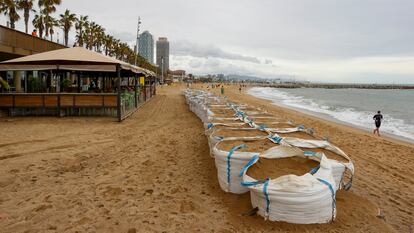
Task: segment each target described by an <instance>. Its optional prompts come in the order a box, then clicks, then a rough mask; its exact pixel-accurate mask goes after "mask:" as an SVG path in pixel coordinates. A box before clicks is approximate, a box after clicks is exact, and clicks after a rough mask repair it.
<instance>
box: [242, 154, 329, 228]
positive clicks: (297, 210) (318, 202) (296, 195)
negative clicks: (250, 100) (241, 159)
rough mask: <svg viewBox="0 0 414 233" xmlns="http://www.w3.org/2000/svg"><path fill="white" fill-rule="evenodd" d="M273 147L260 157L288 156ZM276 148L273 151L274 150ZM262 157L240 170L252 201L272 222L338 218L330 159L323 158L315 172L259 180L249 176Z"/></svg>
mask: <svg viewBox="0 0 414 233" xmlns="http://www.w3.org/2000/svg"><path fill="white" fill-rule="evenodd" d="M280 148H281V147H279V148H275V149H278V150H279V152H277V151H274V149H273V148H272V149H270V150H268V151H266V152H265V153H263V154H261V155H260V157H262V156H263V157H266V158H273V159H277V158H278V157H285V156H287V155H286V153H283V150H280ZM272 150H273V151H272ZM258 160H259V155H255V156H254V157H253V158H252V159H251V160H250V161H249V162H248V163H247V165H246V166H245V167H244V168H243V169H242V170H241V172H240V176H242V177H243V183H242V184H243V186H246V187H248V188H249V190H250V197H251V203H252V206H253V207H258V214H259V215H261V216H263V217H265V219H269V220H271V221H284V222H289V223H297V224H313V223H328V222H331V221H333V220H334V219H335V216H336V204H335V194H336V187H335V181H334V178H333V176H332V168H331V162H330V161H329V160H328V159H326V157H324V155H322V156H321V158H320V167H319V169H318V170H317V171H316V172H315V173H314V174H313V175H312V174H310V173H307V174H305V175H302V176H296V175H285V176H281V177H278V178H276V179H266V180H263V181H258V180H255V179H253V178H252V177H250V176H248V175H247V170H248V169H249V167H251V166H252V165H254V164H255V163H256V162H257V161H258Z"/></svg>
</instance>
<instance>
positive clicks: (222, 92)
mask: <svg viewBox="0 0 414 233" xmlns="http://www.w3.org/2000/svg"><path fill="white" fill-rule="evenodd" d="M221 94H222V95H224V85H222V86H221Z"/></svg>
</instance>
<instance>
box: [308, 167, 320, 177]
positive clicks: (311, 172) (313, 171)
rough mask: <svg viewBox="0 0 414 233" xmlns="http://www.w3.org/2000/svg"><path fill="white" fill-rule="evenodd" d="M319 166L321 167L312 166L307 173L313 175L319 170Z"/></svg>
mask: <svg viewBox="0 0 414 233" xmlns="http://www.w3.org/2000/svg"><path fill="white" fill-rule="evenodd" d="M319 168H321V165H318V166H316V167H315V168H313V169H312V170H310V171H309V173H310V174H312V175H313V174H315V173H316V172H317V171H318V170H319Z"/></svg>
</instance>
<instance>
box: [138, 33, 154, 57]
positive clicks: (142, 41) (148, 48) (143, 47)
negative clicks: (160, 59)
mask: <svg viewBox="0 0 414 233" xmlns="http://www.w3.org/2000/svg"><path fill="white" fill-rule="evenodd" d="M138 53H139V55H141V56H142V57H143V58H145V59H146V60H147V61H149V62H150V63H152V64H153V63H154V38H153V37H152V35H151V33H149V32H148V31H145V32H143V33H141V34H140V36H139V43H138Z"/></svg>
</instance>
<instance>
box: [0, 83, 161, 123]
mask: <svg viewBox="0 0 414 233" xmlns="http://www.w3.org/2000/svg"><path fill="white" fill-rule="evenodd" d="M154 95H155V86H150V85H145V86H144V87H142V90H141V93H140V94H138V93H135V94H134V93H133V92H132V93H131V94H130V97H128V98H127V99H123V98H121V95H118V93H0V110H4V111H6V112H7V113H8V115H9V116H33V115H34V116H50V115H51V116H59V117H61V116H110V117H117V118H118V120H119V121H122V120H124V119H126V118H127V117H128V116H130V115H131V114H132V113H133V112H135V111H136V109H137V108H138V107H139V106H141V105H142V104H143V103H145V102H146V101H148V100H150V99H151V98H152V97H153V96H154Z"/></svg>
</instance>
